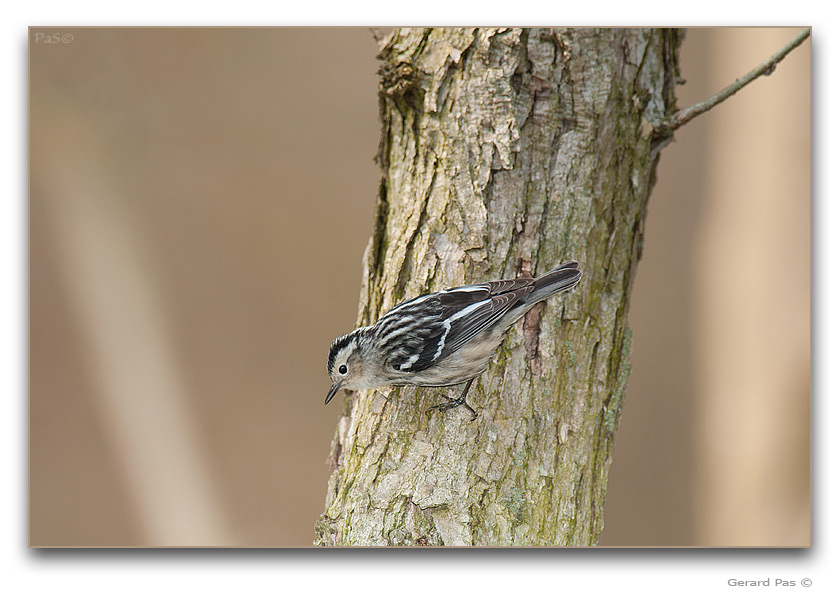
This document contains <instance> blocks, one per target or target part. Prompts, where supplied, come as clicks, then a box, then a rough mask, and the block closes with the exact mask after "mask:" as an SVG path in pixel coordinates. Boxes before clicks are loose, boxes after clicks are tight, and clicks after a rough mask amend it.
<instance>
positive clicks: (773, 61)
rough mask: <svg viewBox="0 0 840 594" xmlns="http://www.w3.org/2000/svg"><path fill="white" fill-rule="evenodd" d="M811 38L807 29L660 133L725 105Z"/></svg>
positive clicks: (664, 124) (668, 122) (670, 120)
mask: <svg viewBox="0 0 840 594" xmlns="http://www.w3.org/2000/svg"><path fill="white" fill-rule="evenodd" d="M810 36H811V29H810V28H806V29H803V30H802V31H800V32H799V34H797V36H796V37H794V38H793V39H792V40H790V41H789V42H788V43H787V44H785V46H784V47H782V48H781V49H780V50H779V51H778V52H776V53H775V54H773V55H772V56H771V57H770V58H769V59H768V60H766V61H765V62H763V63H762V64H760V65H759V66H758V67H756V68H755V69H753V70H752V71H751V72H749V73H748V74H745V75H744V76H742V77H741V78H739V79H738V80H736V81H735V82H734V83H732V84H731V85H729V86H728V87H726V88H725V89H723V90H722V91H720V92H718V93H716V94H714V95H712V96H711V97H709V98H708V99H706V100H705V101H701V102H699V103H695V104H694V105H692V106H691V107H687V108H685V109H681V110H679V111H677V112H676V113H674V114H673V115H672V116H671V117H669V118H667V119H666V120H664V121H663V122H662V123H661V124H660V126H659V132H660V134H662V135H668V133H669V132H673V131H674V130H676V129H677V128H681V127H682V126H684V125H685V124H687V123H688V122H690V121H691V120H693V119H694V118H696V117H697V116H699V115H700V114H703V113H706V112H707V111H709V110H710V109H712V108H713V107H715V106H716V105H718V104H720V103H723V102H724V101H725V100H726V99H728V98H729V97H731V96H732V95H734V94H735V93H737V92H738V91H740V90H741V89H743V88H744V87H745V86H747V85H748V84H750V83H751V82H752V81H754V80H755V79H757V78H758V77H759V76H762V75H770V74H772V73H773V70H775V69H776V65H777V64H778V63H779V62H781V61H782V60H783V59H784V58H785V56H787V55H788V54H789V53H790V52H791V51H793V49H794V48H796V47H797V46H799V45H800V44H802V42H803V41H805V40H806V39H808V37H810Z"/></svg>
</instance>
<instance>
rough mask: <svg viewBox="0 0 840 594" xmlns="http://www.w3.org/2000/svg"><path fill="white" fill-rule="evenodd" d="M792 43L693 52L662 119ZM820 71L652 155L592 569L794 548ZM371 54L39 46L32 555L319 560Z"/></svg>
mask: <svg viewBox="0 0 840 594" xmlns="http://www.w3.org/2000/svg"><path fill="white" fill-rule="evenodd" d="M796 32H797V29H692V30H690V31H689V33H688V36H687V38H686V41H685V44H684V46H683V50H682V63H683V77H684V78H685V79H686V80H687V84H686V85H684V86H683V87H681V88H680V94H679V97H680V104H681V105H682V106H687V105H690V104H692V103H694V102H696V101H698V100H700V99H704V98H706V97H708V96H709V95H711V94H712V93H714V92H716V91H718V90H719V89H721V88H722V87H724V86H726V85H727V84H729V83H731V82H732V81H733V80H734V79H735V78H737V77H738V76H741V75H742V74H744V73H745V72H747V71H748V70H750V69H752V68H753V67H754V66H755V65H757V64H758V63H759V62H761V61H762V60H764V59H766V58H767V57H769V56H770V55H771V54H772V53H773V52H775V51H776V50H777V49H778V48H779V47H780V46H781V45H783V44H784V43H785V42H787V41H788V40H789V39H790V38H792V37H793V36H794V35H795V33H796ZM53 33H59V34H61V35H67V34H69V35H70V37H50V36H51V35H52V34H53ZM53 39H58V42H57V43H47V42H46V41H45V40H53ZM810 51H811V46H810V41H808V42H806V43H805V45H804V46H803V47H801V48H799V49H797V50H795V51H794V52H793V54H792V55H791V56H789V57H788V58H787V59H786V60H785V61H784V62H782V63H781V64H780V65H779V67H778V68H777V70H776V72H775V73H774V74H773V75H772V76H770V77H764V78H762V79H760V80H758V81H756V82H755V83H753V84H752V85H750V86H749V87H747V88H746V89H745V90H743V91H742V92H741V93H739V94H738V95H736V96H735V97H733V98H732V99H730V100H729V101H728V102H726V103H724V104H723V105H721V106H719V107H717V108H716V109H714V110H713V111H712V112H710V113H708V114H706V115H704V116H702V117H701V118H700V119H698V120H696V121H695V122H693V123H691V124H689V125H688V126H687V127H686V128H685V129H683V130H680V131H679V132H678V133H677V137H676V139H677V141H676V142H674V143H672V144H671V145H670V146H668V147H667V148H666V149H665V150H664V152H663V155H662V159H661V161H660V165H659V170H658V177H659V182H658V184H657V186H656V188H655V190H654V194H653V196H652V198H651V203H650V208H649V214H648V221H647V226H646V236H645V246H644V256H643V259H642V262H641V264H640V267H639V273H638V277H637V280H636V286H635V291H634V294H633V298H632V311H631V322H632V326H633V329H634V337H635V344H634V352H633V365H634V369H633V374H632V376H631V380H630V388H629V392H628V394H627V400H626V404H625V408H624V413H623V420H622V425H621V428H620V431H619V434H618V442H617V448H616V453H615V457H614V463H613V466H612V470H611V475H610V491H609V497H608V502H607V510H606V529H605V531H604V534H603V537H602V539H601V544H603V545H704V546H705V545H770V546H803V545H808V544H809V543H810V535H811V531H810V280H811V278H810V263H811V258H810V217H811V197H810V196H811V194H810V192H811V189H810V163H811V153H810V150H811V149H810V147H811V110H810V101H811V93H810V91H811V76H810ZM375 54H376V45H375V43H374V41H373V39H372V37H371V34H370V32H369V31H367V30H366V29H356V28H332V29H297V28H292V29H259V28H257V29H215V28H207V29H175V28H172V29H167V28H164V29H131V28H118V29H109V28H99V29H60V30H56V29H41V28H36V29H32V30H31V31H30V171H31V177H30V211H29V215H30V221H29V222H30V229H29V231H30V430H29V436H30V444H29V445H30V448H29V451H30V459H29V484H30V505H29V513H30V524H29V528H30V544H31V545H33V546H51V545H88V546H109V545H134V546H138V545H139V546H154V545H187V546H189V545H227V546H308V545H309V544H311V542H312V539H313V525H314V522H315V520H316V518H317V516H318V514H319V513H320V512H321V511H322V509H323V502H324V496H325V493H326V491H325V489H326V480H327V475H328V469H327V466H326V464H325V459H326V457H327V454H328V451H329V446H330V440H331V439H332V435H333V431H334V426H335V422H336V420H337V418H338V409H339V407H338V406H332V407H324V405H323V398H324V395H325V394H326V390H327V388H328V387H329V382H328V379H327V376H326V372H325V370H324V365H325V360H326V355H327V350H328V347H329V344H330V342H331V340H332V339H333V338H335V337H336V336H337V335H339V334H342V333H344V332H346V331H348V330H350V329H351V328H352V327H353V322H354V320H355V316H356V306H357V301H358V295H359V286H360V282H361V257H362V251H363V249H364V246H365V244H366V242H367V239H368V237H369V235H370V232H371V229H372V222H373V204H374V197H375V193H376V191H377V183H378V175H379V174H378V170H377V168H376V166H375V165H374V163H373V160H372V159H373V155H374V152H375V150H376V145H377V142H378V137H379V123H378V119H377V114H378V105H377V95H376V89H377V76H376V71H377V67H378V64H377V61H376V59H375ZM570 256H573V254H572V255H570Z"/></svg>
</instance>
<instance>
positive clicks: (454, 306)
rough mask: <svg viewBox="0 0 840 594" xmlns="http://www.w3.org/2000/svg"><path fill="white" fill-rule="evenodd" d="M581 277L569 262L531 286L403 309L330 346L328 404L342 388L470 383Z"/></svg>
mask: <svg viewBox="0 0 840 594" xmlns="http://www.w3.org/2000/svg"><path fill="white" fill-rule="evenodd" d="M580 275H581V273H580V271H579V270H578V263H577V262H574V261H569V262H564V263H563V264H561V265H560V266H559V267H557V268H556V269H554V270H552V271H551V272H548V273H546V274H544V275H543V276H541V277H539V278H536V279H533V278H519V279H512V280H500V281H490V282H486V283H480V284H475V285H467V286H464V287H456V288H453V289H446V290H444V291H440V292H438V293H431V294H428V295H421V296H420V297H415V298H414V299H410V300H408V301H404V302H402V303H400V304H399V305H397V306H396V307H394V308H393V309H391V310H390V311H388V312H387V313H386V314H385V315H384V316H382V317H381V318H380V319H379V320H378V321H377V322H376V323H375V324H373V325H371V326H365V327H363V328H358V329H356V330H354V331H353V332H350V333H349V334H345V335H344V336H341V337H340V338H337V339H336V340H335V341H333V343H332V345H331V346H330V354H329V357H328V359H327V372H328V373H329V375H330V379H331V380H332V382H333V385H332V387H331V388H330V391H329V393H328V394H327V399H326V402H329V401H330V400H331V399H332V397H333V396H334V395H335V394H336V393H337V392H338V390H339V389H340V388H342V387H343V388H346V389H349V390H362V389H368V388H376V387H379V386H383V385H389V384H390V385H415V386H450V385H454V384H459V383H462V382H471V380H472V379H473V378H475V377H476V376H477V375H479V374H481V373H482V372H483V371H484V370H485V369H486V368H487V364H488V363H489V361H490V357H492V355H493V353H494V352H495V350H496V348H498V346H499V344H500V343H501V341H502V338H503V336H504V333H505V331H506V330H507V329H508V328H510V326H511V325H513V323H514V322H516V320H518V319H519V318H521V317H522V316H523V315H525V313H526V312H527V311H528V310H529V309H531V308H532V307H533V306H534V305H536V304H537V303H539V302H540V301H543V300H545V299H547V298H548V297H550V296H551V295H554V294H556V293H560V292H562V291H566V290H568V289H571V288H572V287H574V286H575V285H576V284H577V283H578V281H579V280H580ZM467 389H469V384H468V385H467ZM465 397H466V390H465V391H464V393H463V394H462V395H461V398H459V399H458V400H457V401H453V402H456V403H457V404H465V403H464V398H465ZM443 407H446V405H444V406H443ZM470 410H472V409H470Z"/></svg>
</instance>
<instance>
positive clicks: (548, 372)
mask: <svg viewBox="0 0 840 594" xmlns="http://www.w3.org/2000/svg"><path fill="white" fill-rule="evenodd" d="M681 39H682V34H681V33H680V32H678V31H673V30H666V29H655V30H638V29H604V30H597V29H566V30H549V29H514V28H502V29H488V28H481V29H400V30H395V31H394V32H393V33H392V34H391V36H390V37H388V38H387V39H385V40H384V41H383V43H382V48H383V49H382V51H381V54H380V58H381V60H382V61H383V65H382V69H381V86H380V102H381V118H382V125H383V129H382V140H381V147H380V154H379V159H380V162H381V165H382V169H383V177H382V183H381V188H380V192H379V197H378V201H379V206H378V211H377V216H376V222H375V229H374V233H373V237H372V238H371V241H370V243H369V245H368V249H367V251H366V253H365V257H364V275H363V283H362V291H361V302H360V307H359V319H358V322H359V324H368V323H372V322H373V321H375V320H376V319H377V318H378V317H379V316H380V315H381V314H383V313H384V312H385V311H387V310H388V309H389V308H391V307H392V306H394V305H395V304H396V303H398V302H399V301H401V300H402V299H404V298H407V297H411V296H415V295H419V294H421V293H426V292H429V291H434V290H439V289H441V288H444V287H447V286H454V285H459V284H465V283H468V282H474V281H481V280H490V279H497V278H505V277H514V276H517V275H528V274H533V275H537V274H540V273H543V272H546V271H548V270H550V269H551V268H552V267H553V266H555V265H557V264H559V263H560V262H562V261H563V260H566V259H571V258H573V259H576V260H579V261H580V263H581V269H582V271H583V279H582V281H581V283H580V285H579V286H578V287H577V288H576V289H574V290H573V291H572V292H570V293H568V294H565V295H563V296H561V297H559V298H558V297H555V298H552V299H550V300H549V301H548V302H547V303H546V304H545V305H544V306H537V308H535V309H534V310H532V311H531V312H530V313H529V314H528V315H527V316H526V317H525V318H524V319H523V320H521V321H520V322H518V323H517V324H516V325H515V326H514V327H513V328H512V329H511V331H510V332H509V333H508V335H507V338H506V340H505V342H504V343H503V344H502V347H501V348H500V349H499V351H498V352H497V354H496V356H495V357H494V359H493V360H492V362H491V365H490V368H489V370H488V371H487V372H486V373H485V374H483V375H482V376H480V377H479V378H478V379H477V380H476V382H474V384H473V388H472V391H471V393H470V396H469V398H468V401H469V402H470V403H471V404H472V406H473V407H474V408H475V409H476V411H477V412H478V415H479V416H478V418H477V419H476V420H475V421H472V422H471V421H470V419H471V415H470V413H469V411H467V410H465V409H463V408H460V409H455V410H452V411H446V412H442V413H435V414H432V415H427V414H426V413H425V410H426V409H427V408H428V407H429V406H431V405H433V404H436V403H439V402H441V401H442V396H441V394H447V395H449V396H450V397H452V396H457V395H458V390H460V387H454V388H446V389H443V388H385V389H380V390H375V391H366V392H359V393H355V394H352V395H349V396H348V397H346V398H345V402H344V413H343V416H342V417H341V419H340V421H339V425H338V429H337V432H336V437H335V440H334V442H333V453H332V464H333V472H332V475H331V478H330V480H329V487H328V494H327V501H326V509H325V512H324V514H323V515H322V516H321V518H320V519H319V521H318V523H317V525H316V534H317V537H316V541H315V542H316V544H322V545H476V546H480V545H497V546H498V545H593V544H596V543H597V540H598V536H599V534H600V532H601V529H602V527H603V505H604V499H605V495H606V487H607V473H608V470H609V466H610V461H611V458H612V451H613V443H614V435H615V431H616V429H617V427H618V423H619V419H620V413H621V406H622V402H623V398H624V388H625V384H626V382H627V377H628V374H629V371H630V350H631V344H632V335H631V333H630V329H629V328H628V327H627V323H626V318H627V311H628V299H629V295H630V289H631V286H632V281H633V277H634V273H635V269H636V264H637V262H638V259H639V257H640V255H641V242H642V234H643V228H644V216H645V207H646V204H647V200H648V196H649V195H650V191H651V187H652V185H653V183H654V172H655V167H656V162H657V159H658V157H657V154H658V147H659V146H661V142H662V139H661V138H657V137H656V136H655V134H654V128H656V126H657V125H658V123H659V122H661V121H662V120H663V118H665V117H666V116H667V115H669V114H670V113H672V112H673V110H674V108H675V105H674V104H675V101H674V84H675V81H676V80H678V71H677V51H678V47H679V44H680V41H681Z"/></svg>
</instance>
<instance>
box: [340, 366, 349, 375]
mask: <svg viewBox="0 0 840 594" xmlns="http://www.w3.org/2000/svg"><path fill="white" fill-rule="evenodd" d="M338 372H339V373H340V374H341V375H344V374H345V373H347V366H346V365H342V366H341V367H339V368H338Z"/></svg>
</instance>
